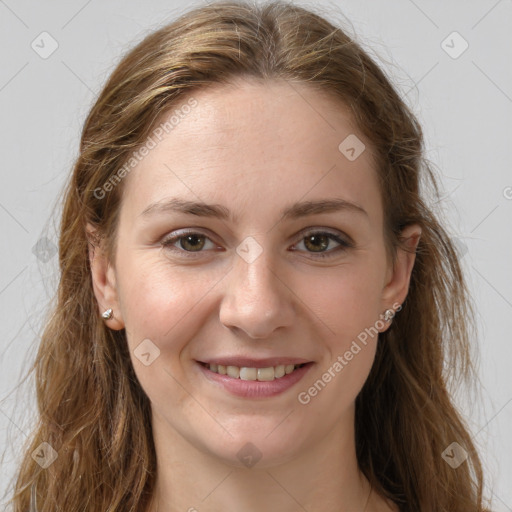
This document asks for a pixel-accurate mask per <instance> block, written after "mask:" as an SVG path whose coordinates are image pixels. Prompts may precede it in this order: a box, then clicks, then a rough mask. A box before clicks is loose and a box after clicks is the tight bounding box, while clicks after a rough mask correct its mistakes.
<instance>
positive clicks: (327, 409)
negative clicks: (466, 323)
mask: <svg viewBox="0 0 512 512" xmlns="http://www.w3.org/2000/svg"><path fill="white" fill-rule="evenodd" d="M193 97H194V99H195V100H196V101H197V104H195V106H194V107H193V108H191V109H190V112H189V113H188V114H187V115H184V116H183V118H182V119H181V120H180V121H179V124H176V125H175V126H174V128H173V129H172V130H171V131H169V133H168V134H167V135H165V137H163V138H162V140H161V141H160V142H159V143H158V144H157V145H156V147H154V148H153V149H151V151H150V152H149V154H147V156H145V158H143V160H142V161H140V163H139V164H138V165H137V166H136V167H135V168H134V169H133V170H132V171H131V172H130V174H129V175H128V176H127V177H126V178H125V181H124V183H123V186H124V190H123V199H122V206H121V211H120V217H119V225H118V233H117V236H118V239H117V252H116V255H115V261H112V262H110V264H109V263H108V262H106V263H104V264H103V266H102V264H101V261H102V260H101V259H98V260H97V265H96V266H95V267H94V268H93V272H94V275H93V277H94V281H95V292H96V295H97V298H98V302H99V303H100V304H101V305H102V306H105V307H113V309H114V316H115V319H113V320H111V321H108V322H107V325H109V327H111V328H113V329H119V328H123V327H124V328H125V329H126V333H127V342H128V345H129V348H130V355H131V359H132V362H133V365H134V368H135V372H136V375H137V377H138V379H139V382H140V384H141V386H142V388H143V389H144V391H145V392H146V394H147V396H148V397H149V399H150V401H151V406H152V411H153V421H154V422H158V424H159V426H160V428H161V429H162V430H167V431H168V432H172V433H174V434H175V435H176V436H179V438H180V439H183V440H185V441H187V442H188V443H190V444H191V445H192V446H194V447H196V448H197V449H199V450H200V451H201V452H203V453H207V454H211V455H214V456H215V457H218V458H220V459H222V460H224V461H227V462H229V463H232V464H236V465H240V464H242V463H243V461H242V460H241V456H240V453H239V451H240V449H241V448H242V447H244V446H246V448H245V449H246V450H249V451H250V450H254V448H247V445H246V443H248V442H251V443H252V444H253V445H255V446H256V447H257V449H258V451H259V453H260V454H261V455H262V457H263V458H262V459H261V462H260V465H261V464H268V465H272V464H275V463H278V462H280V461H283V460H285V459H291V458H293V457H296V456H298V455H299V454H300V453H301V452H302V451H304V450H307V449H309V448H311V447H314V445H315V444H316V443H319V442H320V440H321V439H323V438H324V437H325V436H326V434H327V433H329V432H331V431H333V429H336V428H344V427H346V426H347V425H350V423H351V422H353V413H354V401H355V399H356V396H357V394H358V393H359V391H360V389H361V388H362V386H363V384H364V382H365V380H366V378H367V376H368V373H369V371H370V369H371V366H372V363H373V359H374V354H375V349H376V344H377V342H378V339H377V336H376V335H374V336H373V337H372V336H370V335H369V333H372V334H374V333H375V332H376V330H379V331H383V330H385V329H386V328H387V327H388V324H386V323H385V322H383V321H379V320H380V318H381V314H382V313H383V311H384V310H385V309H388V308H392V307H393V304H394V305H395V307H396V306H397V305H398V304H401V302H403V300H404V298H405V295H406V292H407V287H408V279H409V275H410V270H411V268H412V260H411V256H410V255H407V254H406V253H404V254H400V255H399V258H398V260H397V261H398V263H397V266H396V268H394V269H393V268H391V266H390V264H389V261H388V259H387V257H386V251H385V243H384V232H383V209H382V201H381V197H380V191H379V188H378V182H377V175H376V170H375V168H374V166H373V163H372V158H371V145H370V141H368V140H366V139H365V138H364V137H363V136H362V135H361V134H360V133H359V132H358V131H357V130H356V128H355V126H354V124H353V123H352V121H351V117H350V115H349V113H348V110H347V109H346V108H345V107H344V106H343V105H342V104H340V103H339V102H337V101H335V100H333V99H331V98H328V97H326V96H324V95H322V94H321V93H319V92H318V91H315V90H314V89H311V88H310V86H308V85H304V84H303V85H300V84H293V87H291V85H290V84H288V83H286V82H279V81H275V82H271V83H265V84H263V83H256V82H238V83H237V85H236V87H235V86H225V85H224V86H215V88H210V89H204V90H200V91H198V92H196V93H194V94H193ZM171 115H172V113H170V114H169V115H168V116H166V117H165V118H163V121H164V122H165V121H166V120H169V119H170V116H171ZM347 137H350V139H348V141H349V142H351V144H348V149H347V142H345V146H343V144H342V149H341V150H340V148H339V146H340V144H341V143H342V142H343V141H344V140H345V139H346V138H347ZM355 137H357V138H358V139H355ZM155 140H157V139H155ZM354 141H355V142H354ZM361 143H363V144H364V145H365V149H364V150H363V151H362V152H361V149H362V147H363V146H362V145H361ZM350 147H354V148H355V151H351V150H350ZM359 153H360V154H359ZM348 156H350V158H348ZM354 156H356V158H355V159H354ZM179 201H181V202H182V203H180V202H179ZM185 201H186V202H195V203H202V204H203V206H204V205H205V204H207V205H215V207H212V208H205V207H203V208H199V207H195V208H192V207H190V205H188V207H186V205H185V206H183V202H185ZM326 201H331V202H332V203H330V208H327V207H326V205H325V204H324V208H322V206H321V203H322V202H326ZM316 203H318V205H317V206H316V207H315V206H313V205H314V204H316ZM180 204H182V206H183V207H181V208H180ZM187 210H188V211H187ZM102 310H103V309H102ZM365 329H366V331H365ZM365 333H366V336H365ZM205 363H206V364H205ZM208 363H210V364H212V365H214V366H212V367H211V368H212V370H213V371H212V370H210V369H209V368H210V367H209V366H208V365H207V364H208ZM302 363H307V364H305V366H302V367H300V368H297V369H295V370H293V371H292V372H291V373H286V372H287V371H290V370H291V368H295V367H296V365H299V364H302ZM215 365H220V368H219V366H215ZM287 365H292V366H291V367H288V368H286V366H287ZM293 365H295V366H293ZM224 366H232V367H234V368H231V369H228V370H226V371H228V372H229V374H230V375H231V376H229V375H227V376H226V375H221V374H219V373H215V370H217V372H219V371H220V372H223V371H224V370H223V367H224ZM240 367H242V368H246V369H242V370H241V372H242V375H243V377H244V378H238V379H235V376H236V375H237V371H238V368H240ZM258 368H259V369H260V371H258ZM263 368H266V369H263ZM283 372H284V376H283V375H282V374H283ZM272 377H273V380H272ZM246 378H247V379H249V380H246ZM254 378H256V380H251V379H254ZM260 379H261V380H260ZM267 379H270V380H267ZM315 383H316V384H315ZM318 418H322V421H318ZM242 453H244V452H242ZM237 454H238V455H237Z"/></svg>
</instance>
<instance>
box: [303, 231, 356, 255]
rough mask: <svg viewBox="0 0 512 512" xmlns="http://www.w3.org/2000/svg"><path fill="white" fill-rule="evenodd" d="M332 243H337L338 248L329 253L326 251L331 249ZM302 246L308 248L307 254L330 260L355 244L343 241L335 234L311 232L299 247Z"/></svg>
mask: <svg viewBox="0 0 512 512" xmlns="http://www.w3.org/2000/svg"><path fill="white" fill-rule="evenodd" d="M332 241H334V242H336V243H337V244H338V247H335V248H334V249H331V250H329V251H327V250H325V249H327V248H328V247H329V245H330V244H331V242H332ZM301 244H302V245H304V247H306V249H307V252H311V253H314V257H315V258H328V257H331V256H334V255H335V254H337V253H339V252H340V251H344V250H346V249H348V248H350V247H353V244H352V243H351V242H349V241H348V240H344V239H342V238H341V237H340V236H338V235H337V234H335V233H330V232H326V231H310V232H308V233H306V235H305V236H304V237H303V238H302V239H301V241H300V243H299V244H297V246H300V245H301ZM294 250H295V249H294ZM333 253H334V254H333Z"/></svg>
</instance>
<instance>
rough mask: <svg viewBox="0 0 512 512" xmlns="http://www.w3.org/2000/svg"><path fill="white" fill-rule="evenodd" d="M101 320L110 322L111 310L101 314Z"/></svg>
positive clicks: (112, 313)
mask: <svg viewBox="0 0 512 512" xmlns="http://www.w3.org/2000/svg"><path fill="white" fill-rule="evenodd" d="M101 316H102V318H103V320H110V319H111V318H112V317H113V316H114V311H113V310H112V308H109V309H107V310H106V311H104V312H103V313H102V314H101Z"/></svg>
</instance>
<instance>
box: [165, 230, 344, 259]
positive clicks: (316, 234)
mask: <svg viewBox="0 0 512 512" xmlns="http://www.w3.org/2000/svg"><path fill="white" fill-rule="evenodd" d="M333 241H334V242H335V243H337V244H338V247H334V249H331V250H326V249H328V248H329V246H330V245H332V242H333ZM207 242H209V243H210V244H211V246H210V247H209V248H210V249H212V248H216V245H215V244H214V243H213V242H212V241H211V239H210V238H209V237H207V236H206V235H205V234H203V233H199V232H195V231H187V232H183V231H182V232H179V233H177V234H174V235H172V236H169V237H167V238H165V239H164V240H163V241H162V242H161V244H162V246H163V247H164V248H166V249H168V250H171V251H172V252H179V253H180V254H179V255H180V256H181V255H183V256H185V257H188V258H194V257H195V255H193V253H200V252H204V251H203V249H204V248H206V249H208V247H207ZM301 244H302V245H304V247H305V248H306V252H309V253H312V254H313V257H314V258H327V257H331V256H334V255H335V254H337V253H339V252H340V251H344V250H346V249H348V248H351V247H354V244H353V243H352V242H351V241H348V240H344V239H343V238H341V237H340V236H339V235H338V234H336V233H330V232H326V231H309V232H307V233H306V235H305V236H303V237H302V239H301V241H300V242H299V243H298V244H296V245H295V247H297V246H300V245H301ZM296 250H297V249H293V251H296ZM333 253H335V254H333Z"/></svg>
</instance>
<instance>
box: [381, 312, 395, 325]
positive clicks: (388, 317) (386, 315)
mask: <svg viewBox="0 0 512 512" xmlns="http://www.w3.org/2000/svg"><path fill="white" fill-rule="evenodd" d="M394 316H395V310H394V309H386V311H384V317H383V319H384V320H385V321H386V322H391V320H392V319H393V317H394Z"/></svg>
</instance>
